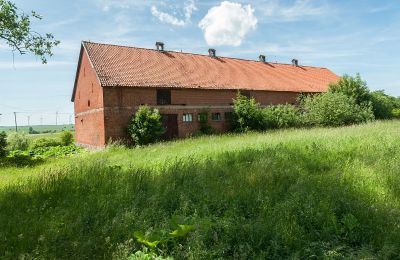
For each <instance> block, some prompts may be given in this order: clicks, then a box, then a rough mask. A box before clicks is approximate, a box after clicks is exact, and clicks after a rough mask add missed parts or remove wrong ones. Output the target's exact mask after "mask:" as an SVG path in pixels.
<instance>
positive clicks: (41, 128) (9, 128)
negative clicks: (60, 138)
mask: <svg viewBox="0 0 400 260" xmlns="http://www.w3.org/2000/svg"><path fill="white" fill-rule="evenodd" d="M32 128H33V129H34V130H35V131H39V132H43V131H56V132H61V131H63V130H73V129H74V127H73V125H33V126H32ZM1 131H5V132H14V131H15V126H0V132H1ZM18 131H19V132H25V133H28V131H29V126H18Z"/></svg>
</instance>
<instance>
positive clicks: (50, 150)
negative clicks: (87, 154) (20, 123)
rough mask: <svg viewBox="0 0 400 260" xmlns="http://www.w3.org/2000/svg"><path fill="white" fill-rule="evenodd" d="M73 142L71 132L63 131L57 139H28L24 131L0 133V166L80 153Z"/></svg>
mask: <svg viewBox="0 0 400 260" xmlns="http://www.w3.org/2000/svg"><path fill="white" fill-rule="evenodd" d="M82 151H83V149H82V148H80V147H77V146H75V145H74V144H73V135H72V133H71V132H63V133H61V134H60V137H59V139H54V138H38V139H29V138H28V136H27V135H26V134H25V133H23V132H22V133H17V132H12V133H9V134H8V136H7V134H6V133H5V132H1V133H0V167H26V166H34V165H36V164H39V163H43V162H44V161H45V160H46V159H49V158H60V157H65V156H69V155H73V154H77V153H81V152H82Z"/></svg>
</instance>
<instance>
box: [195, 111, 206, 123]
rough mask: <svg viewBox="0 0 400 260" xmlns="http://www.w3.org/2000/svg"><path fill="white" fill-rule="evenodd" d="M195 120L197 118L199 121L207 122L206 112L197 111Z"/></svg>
mask: <svg viewBox="0 0 400 260" xmlns="http://www.w3.org/2000/svg"><path fill="white" fill-rule="evenodd" d="M197 120H199V122H207V120H208V114H207V112H202V113H199V114H198V116H197Z"/></svg>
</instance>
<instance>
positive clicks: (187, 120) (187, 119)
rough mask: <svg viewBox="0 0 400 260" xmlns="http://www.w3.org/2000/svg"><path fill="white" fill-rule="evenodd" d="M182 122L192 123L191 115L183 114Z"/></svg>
mask: <svg viewBox="0 0 400 260" xmlns="http://www.w3.org/2000/svg"><path fill="white" fill-rule="evenodd" d="M182 120H183V122H192V121H193V114H183V118H182Z"/></svg>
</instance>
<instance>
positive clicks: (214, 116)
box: [211, 113, 221, 121]
mask: <svg viewBox="0 0 400 260" xmlns="http://www.w3.org/2000/svg"><path fill="white" fill-rule="evenodd" d="M211 120H212V121H221V113H212V114H211Z"/></svg>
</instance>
